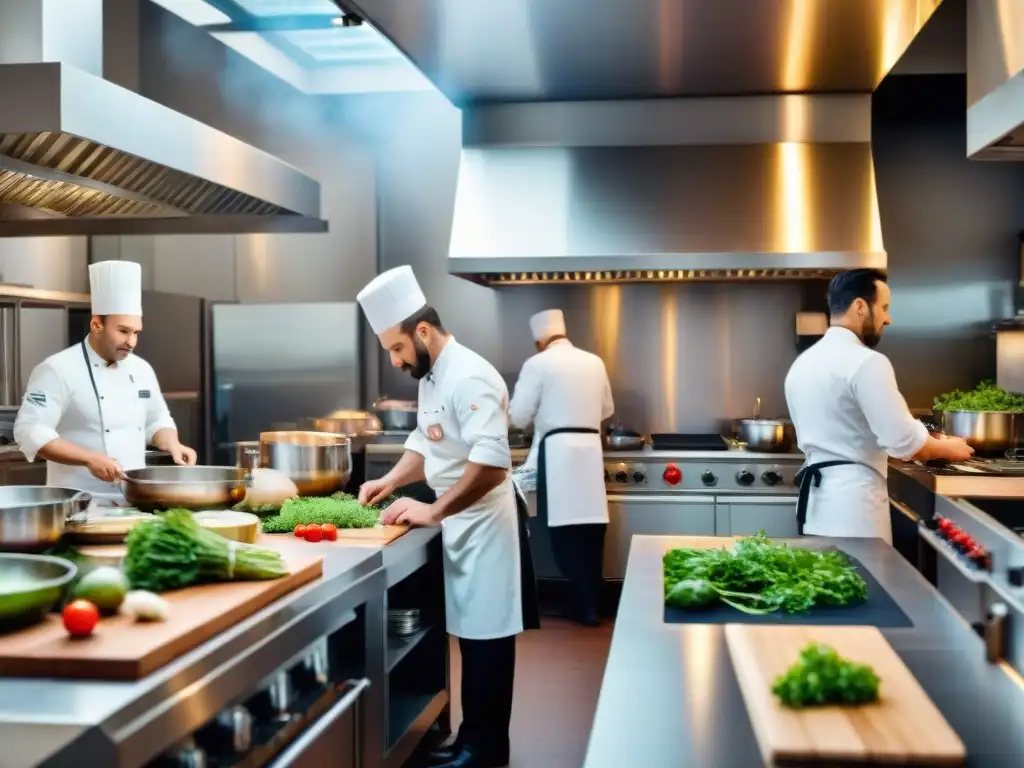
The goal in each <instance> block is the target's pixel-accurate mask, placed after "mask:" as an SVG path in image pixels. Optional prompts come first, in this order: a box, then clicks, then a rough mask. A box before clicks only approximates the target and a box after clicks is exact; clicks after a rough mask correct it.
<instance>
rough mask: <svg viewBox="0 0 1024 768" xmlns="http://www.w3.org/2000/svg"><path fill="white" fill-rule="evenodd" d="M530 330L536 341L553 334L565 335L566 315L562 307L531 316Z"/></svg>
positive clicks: (548, 337)
mask: <svg viewBox="0 0 1024 768" xmlns="http://www.w3.org/2000/svg"><path fill="white" fill-rule="evenodd" d="M530 331H531V332H532V333H533V340H534V341H544V339H550V338H551V337H552V336H565V315H563V314H562V310H560V309H546V310H544V311H543V312H538V313H537V314H536V315H534V316H533V317H531V318H530Z"/></svg>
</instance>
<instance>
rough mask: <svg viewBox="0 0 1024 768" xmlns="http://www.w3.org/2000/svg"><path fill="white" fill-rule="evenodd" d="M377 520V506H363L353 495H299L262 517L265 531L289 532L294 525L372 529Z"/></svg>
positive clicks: (378, 514) (378, 515)
mask: <svg viewBox="0 0 1024 768" xmlns="http://www.w3.org/2000/svg"><path fill="white" fill-rule="evenodd" d="M379 519H380V509H379V508H378V507H364V506H363V505H362V504H360V503H359V500H358V499H356V497H355V496H352V495H350V494H347V493H343V492H340V491H339V492H338V493H336V494H334V495H333V496H325V497H319V496H302V497H299V498H297V499H288V501H286V502H285V503H284V504H283V505H282V506H281V511H280V512H279V513H278V514H277V515H274V516H273V517H265V518H263V522H262V528H263V532H264V533H291V532H292V531H293V530H295V526H296V525H309V524H310V523H316V524H317V525H323V524H324V523H333V524H334V525H335V526H337V527H338V528H373V527H374V526H375V525H377V522H378V521H379Z"/></svg>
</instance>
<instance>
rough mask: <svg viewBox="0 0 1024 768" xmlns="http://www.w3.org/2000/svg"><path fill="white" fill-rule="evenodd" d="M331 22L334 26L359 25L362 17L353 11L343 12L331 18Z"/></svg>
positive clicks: (361, 22)
mask: <svg viewBox="0 0 1024 768" xmlns="http://www.w3.org/2000/svg"><path fill="white" fill-rule="evenodd" d="M331 24H333V25H334V26H336V27H361V26H363V19H362V17H360V16H357V15H356V14H354V13H343V14H341V16H337V17H335V18H333V19H331Z"/></svg>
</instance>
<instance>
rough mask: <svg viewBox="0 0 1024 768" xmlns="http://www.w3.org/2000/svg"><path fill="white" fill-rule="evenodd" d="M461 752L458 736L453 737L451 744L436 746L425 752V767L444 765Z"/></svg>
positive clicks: (431, 767)
mask: <svg viewBox="0 0 1024 768" xmlns="http://www.w3.org/2000/svg"><path fill="white" fill-rule="evenodd" d="M461 752H462V742H460V741H459V739H458V737H456V738H455V741H453V742H452V743H451V744H449V745H447V746H442V747H437V748H436V749H434V750H433V751H431V752H429V753H428V754H427V758H426V765H427V768H434V766H438V765H445V764H447V763H450V762H451V761H452V760H454V759H455V758H456V757H458V756H459V754H460V753H461Z"/></svg>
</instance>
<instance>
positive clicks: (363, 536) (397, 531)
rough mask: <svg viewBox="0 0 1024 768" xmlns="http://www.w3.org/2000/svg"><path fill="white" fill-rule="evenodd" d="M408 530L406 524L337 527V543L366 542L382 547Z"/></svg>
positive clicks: (369, 544)
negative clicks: (374, 526)
mask: <svg viewBox="0 0 1024 768" xmlns="http://www.w3.org/2000/svg"><path fill="white" fill-rule="evenodd" d="M408 531H409V526H408V525H383V526H380V527H377V528H339V529H338V543H339V544H366V545H367V546H375V547H383V546H386V545H388V544H390V543H391V542H393V541H394V540H395V539H397V538H398V537H399V536H404V535H405V534H406V533H408Z"/></svg>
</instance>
